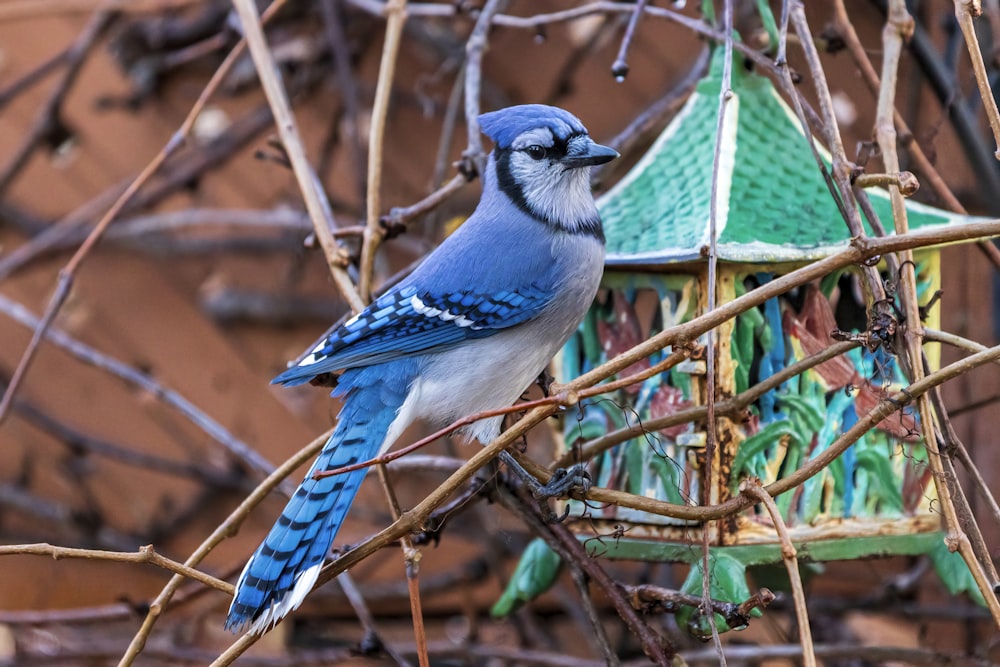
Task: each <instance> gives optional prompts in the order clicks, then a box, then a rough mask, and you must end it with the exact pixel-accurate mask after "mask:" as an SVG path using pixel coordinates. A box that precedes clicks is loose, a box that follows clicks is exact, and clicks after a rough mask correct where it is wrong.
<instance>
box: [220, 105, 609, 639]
mask: <svg viewBox="0 0 1000 667" xmlns="http://www.w3.org/2000/svg"><path fill="white" fill-rule="evenodd" d="M478 122H479V127H480V130H481V131H482V132H483V133H484V134H485V135H487V136H488V137H489V138H490V139H491V140H492V141H493V144H494V146H493V149H492V150H491V151H490V153H489V155H488V156H487V160H486V166H485V169H484V171H483V184H482V185H483V190H482V195H481V197H480V201H479V203H478V205H477V206H476V208H475V210H474V211H473V213H472V214H471V215H470V216H469V217H468V218H467V219H466V221H465V222H464V223H462V225H460V226H459V227H458V229H457V230H456V231H454V232H453V233H452V234H451V235H449V236H448V237H447V238H446V239H445V240H444V241H443V242H442V243H441V244H440V245H438V247H437V248H436V249H435V250H434V251H433V252H431V253H430V254H429V255H428V256H427V257H426V258H425V259H424V261H423V262H422V263H421V264H420V265H419V266H417V268H416V269H414V270H413V272H412V273H411V274H410V275H409V276H407V277H406V278H405V279H403V280H402V281H400V282H399V283H397V284H396V285H395V286H394V287H392V288H391V289H389V290H387V291H386V292H385V293H384V294H382V295H380V296H378V297H377V298H376V299H375V300H374V301H373V302H372V303H371V304H370V305H369V306H368V307H367V308H366V309H365V310H363V311H362V312H360V313H358V314H357V315H354V316H353V317H351V318H350V319H348V320H347V321H346V322H344V324H343V325H341V326H340V327H338V328H337V329H335V330H334V331H333V332H332V333H330V334H329V335H327V336H326V337H324V338H323V340H321V341H320V342H319V344H317V345H316V346H315V347H313V348H312V349H311V350H310V351H309V353H308V354H305V355H304V356H303V357H302V358H301V360H300V361H299V362H298V363H297V364H295V365H294V366H291V367H290V368H288V369H287V370H286V371H284V372H283V373H281V374H280V375H278V376H277V377H276V378H274V379H273V380H272V384H280V385H285V386H295V385H301V384H305V383H307V382H310V381H312V380H313V379H315V378H316V377H317V376H320V375H324V374H327V375H326V377H329V374H332V375H333V377H335V378H336V386H335V387H334V389H333V391H332V395H333V396H334V397H335V398H339V399H341V400H342V408H341V411H340V413H339V414H338V416H337V425H336V427H335V429H334V431H333V434H332V435H331V436H330V438H329V440H328V441H327V443H326V445H325V446H324V447H323V449H322V451H321V452H320V454H319V455H318V457H317V458H316V461H315V462H314V463H313V465H312V467H311V469H310V470H309V472H308V473H306V476H305V478H304V479H303V480H302V483H301V484H300V485H299V487H298V488H297V489H296V490H295V493H294V494H293V495H292V497H291V498H290V499H289V501H288V504H287V506H286V507H285V509H284V510H283V511H282V513H281V516H280V517H279V518H278V520H277V522H276V523H275V524H274V526H273V527H272V528H271V531H270V532H269V533H268V535H267V536H266V537H265V539H264V541H263V543H262V544H261V545H260V546H259V547H258V548H257V550H256V551H255V552H254V553H253V555H252V556H251V557H250V559H249V561H248V562H247V564H246V567H245V568H244V569H243V572H242V573H241V574H240V576H239V579H238V580H237V582H236V589H235V594H234V597H233V601H232V604H231V605H230V608H229V613H228V616H227V618H226V628H227V629H228V630H230V631H233V632H242V631H244V630H246V631H247V632H249V633H252V634H261V633H264V632H266V631H268V630H269V629H270V628H271V627H273V626H274V625H275V624H277V623H278V622H279V621H280V620H281V619H282V618H284V617H285V616H286V615H287V614H289V613H290V612H291V611H293V610H295V609H297V608H298V607H299V605H300V604H301V603H302V601H303V599H304V598H305V597H306V595H307V594H308V593H309V591H310V590H311V589H312V588H313V586H314V585H315V584H316V581H317V578H318V576H319V572H320V568H321V567H322V565H323V562H324V560H325V558H326V556H327V555H328V554H329V553H330V551H331V549H332V546H333V542H334V539H335V537H336V535H337V531H338V530H339V528H340V526H341V524H342V523H343V521H344V517H345V516H346V515H347V512H348V509H349V508H350V506H351V503H352V502H353V500H354V497H355V495H356V494H357V492H358V489H359V488H360V486H361V482H362V480H363V479H364V477H365V473H366V472H367V469H360V470H355V471H353V472H348V473H344V474H340V475H334V476H327V477H321V478H319V479H316V478H314V474H315V473H317V472H319V471H329V470H335V469H338V468H342V467H344V466H349V465H353V464H356V463H359V462H364V461H367V460H370V459H372V458H374V457H376V456H378V455H380V454H382V453H384V452H385V451H386V450H387V449H388V448H389V447H390V446H391V445H392V444H393V442H394V441H395V440H396V439H397V438H399V436H400V435H401V434H402V432H403V431H404V430H405V429H406V428H407V427H408V426H409V425H410V424H411V423H413V422H414V421H415V420H416V419H421V420H423V421H425V422H427V423H429V424H432V425H446V424H449V423H452V422H454V421H455V420H457V419H459V418H462V417H465V416H468V415H475V414H477V413H480V412H482V411H485V410H493V409H497V408H504V407H508V406H510V405H512V404H513V403H514V402H515V401H517V399H518V398H519V397H520V396H521V395H522V394H523V393H524V392H525V391H526V390H527V389H528V388H529V387H530V385H531V384H532V382H533V381H534V380H535V379H536V378H537V377H538V376H539V375H540V374H541V373H542V371H544V370H545V368H546V367H547V365H548V364H549V362H550V361H551V359H552V357H553V356H554V355H555V353H556V352H557V351H558V349H559V348H560V347H562V345H563V344H564V343H565V342H566V341H567V340H568V338H569V337H570V336H571V335H572V333H573V332H574V331H575V330H576V328H577V327H578V326H579V323H580V321H581V320H582V319H583V317H584V315H585V313H586V311H587V309H588V308H589V307H590V305H591V303H592V302H593V300H594V297H595V296H596V293H597V289H598V286H599V283H600V280H601V276H602V274H603V269H604V232H603V229H602V226H601V219H600V215H599V213H598V209H597V206H596V204H595V201H594V197H593V194H592V193H591V188H590V170H591V168H592V167H593V166H595V165H600V164H604V163H606V162H608V161H610V160H613V159H614V158H616V157H618V153H617V151H615V150H614V149H612V148H609V147H606V146H602V145H600V144H598V143H596V142H594V141H593V140H592V139H591V138H590V135H589V133H588V132H587V129H586V128H585V127H584V125H583V123H581V122H580V120H579V119H578V118H577V117H576V116H574V115H573V114H571V113H570V112H568V111H565V110H564V109H561V108H558V107H553V106H547V105H541V104H525V105H518V106H511V107H507V108H504V109H500V110H497V111H491V112H487V113H483V114H481V115H479V116H478ZM501 421H502V417H491V418H485V419H482V420H480V421H477V422H475V423H473V424H471V425H469V426H466V427H464V428H463V429H462V435H463V436H465V437H466V438H467V439H469V440H478V441H479V442H481V443H483V444H487V443H489V442H490V441H492V440H493V439H495V438H496V437H497V436H498V435H499V433H500V428H501Z"/></svg>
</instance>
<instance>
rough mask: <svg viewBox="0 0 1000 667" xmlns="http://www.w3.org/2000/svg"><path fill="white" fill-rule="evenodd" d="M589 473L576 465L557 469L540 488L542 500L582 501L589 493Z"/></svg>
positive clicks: (581, 465)
mask: <svg viewBox="0 0 1000 667" xmlns="http://www.w3.org/2000/svg"><path fill="white" fill-rule="evenodd" d="M592 481H593V480H592V479H591V477H590V473H589V472H587V468H586V466H584V465H583V464H582V463H577V464H576V465H572V466H570V467H569V468H559V469H557V470H556V471H555V472H554V473H552V478H551V479H549V481H548V482H546V483H545V485H544V486H542V487H541V492H542V494H543V495H542V496H541V497H542V498H573V499H574V500H583V499H585V498H586V497H587V492H588V491H590V486H591V482H592Z"/></svg>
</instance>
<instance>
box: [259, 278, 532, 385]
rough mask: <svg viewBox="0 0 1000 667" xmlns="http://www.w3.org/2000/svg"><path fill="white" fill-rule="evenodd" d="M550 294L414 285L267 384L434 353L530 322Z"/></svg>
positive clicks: (384, 299) (326, 340) (342, 329)
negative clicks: (440, 291) (441, 290)
mask: <svg viewBox="0 0 1000 667" xmlns="http://www.w3.org/2000/svg"><path fill="white" fill-rule="evenodd" d="M549 296H550V293H549V292H548V291H546V290H543V289H541V288H540V287H538V286H536V285H529V286H526V287H521V288H518V289H514V290H505V291H501V292H496V293H492V294H483V293H479V292H476V291H474V290H462V291H458V292H450V293H445V294H438V293H434V292H431V291H427V290H419V289H417V288H416V287H413V286H406V287H402V288H400V289H398V290H392V291H390V292H387V293H386V294H383V295H382V296H381V297H379V298H378V299H376V300H375V301H374V302H373V303H372V304H371V305H370V306H368V308H366V309H365V310H364V311H362V312H361V313H359V314H358V315H355V316H354V317H352V318H351V319H349V320H348V321H347V322H345V323H344V325H343V326H341V327H340V328H339V329H337V330H336V331H334V332H333V333H331V334H330V335H329V336H327V337H326V338H324V339H323V340H322V341H320V342H319V343H318V344H317V345H316V346H315V347H314V348H313V349H312V350H311V351H310V352H309V354H307V355H306V356H305V357H304V358H303V359H302V360H301V361H300V362H299V363H298V364H296V365H295V366H292V367H291V368H289V369H288V370H286V371H285V372H284V373H282V374H281V375H279V376H278V377H276V378H274V380H272V381H271V382H272V383H276V384H286V385H297V384H303V383H305V382H308V381H310V380H311V379H312V378H314V377H316V376H317V375H320V374H321V373H332V372H336V371H340V370H344V369H347V368H355V367H358V366H369V365H371V364H377V363H381V362H385V361H390V360H392V359H397V358H399V357H405V356H410V355H413V354H419V353H426V352H436V351H441V350H445V349H448V348H450V347H452V346H453V345H455V344H457V343H460V342H462V341H464V340H469V339H472V338H484V337H486V336H490V335H492V334H494V333H496V332H497V331H500V330H502V329H506V328H508V327H512V326H515V325H518V324H521V323H522V322H527V321H528V320H530V319H532V318H534V317H535V316H537V315H538V313H539V312H540V311H541V310H542V309H543V308H544V307H545V305H546V303H547V302H548V299H549Z"/></svg>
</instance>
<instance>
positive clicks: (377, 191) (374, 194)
mask: <svg viewBox="0 0 1000 667" xmlns="http://www.w3.org/2000/svg"><path fill="white" fill-rule="evenodd" d="M385 12H386V16H387V20H386V25H385V37H384V41H383V42H382V61H381V63H380V65H379V71H378V83H377V84H376V87H375V102H374V103H373V105H372V118H371V123H370V125H371V127H370V129H369V133H368V199H367V203H366V208H365V210H366V213H365V220H366V224H365V234H364V240H363V241H362V244H361V261H360V266H359V268H358V273H359V283H358V292H359V296H360V297H361V300H362V302H367V301H368V300H369V299H370V298H371V291H372V280H373V278H374V273H375V251H376V250H378V245H379V242H380V241H381V239H382V235H383V231H382V228H381V227H380V226H379V207H380V201H379V197H380V195H381V189H382V158H383V155H382V152H383V151H382V142H383V139H384V138H385V120H386V115H387V114H388V113H389V96H390V93H391V92H392V83H393V77H394V74H395V71H396V58H397V55H398V53H399V43H400V38H401V37H402V34H403V25H404V24H405V23H406V0H389V2H388V3H387V4H386V8H385Z"/></svg>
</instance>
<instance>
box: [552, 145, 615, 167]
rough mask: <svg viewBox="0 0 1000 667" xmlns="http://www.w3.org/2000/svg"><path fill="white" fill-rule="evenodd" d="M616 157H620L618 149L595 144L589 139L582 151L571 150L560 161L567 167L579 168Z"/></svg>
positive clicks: (602, 162)
mask: <svg viewBox="0 0 1000 667" xmlns="http://www.w3.org/2000/svg"><path fill="white" fill-rule="evenodd" d="M616 157H618V151H616V150H615V149H613V148H608V147H607V146H602V145H600V144H595V143H594V142H593V141H590V140H589V139H588V140H587V144H585V145H584V146H583V150H582V151H571V152H570V153H567V154H566V157H564V158H563V159H562V160H560V162H562V164H563V166H565V167H566V168H567V169H578V168H580V167H593V166H594V165H598V164H604V163H605V162H611V161H612V160H614V159H615V158H616Z"/></svg>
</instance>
